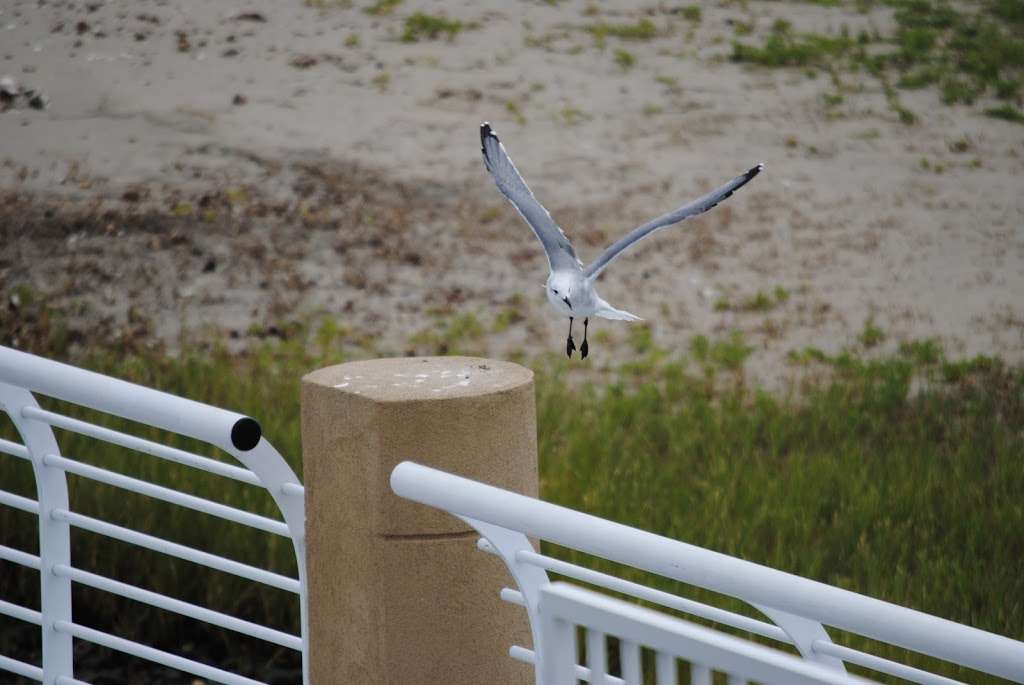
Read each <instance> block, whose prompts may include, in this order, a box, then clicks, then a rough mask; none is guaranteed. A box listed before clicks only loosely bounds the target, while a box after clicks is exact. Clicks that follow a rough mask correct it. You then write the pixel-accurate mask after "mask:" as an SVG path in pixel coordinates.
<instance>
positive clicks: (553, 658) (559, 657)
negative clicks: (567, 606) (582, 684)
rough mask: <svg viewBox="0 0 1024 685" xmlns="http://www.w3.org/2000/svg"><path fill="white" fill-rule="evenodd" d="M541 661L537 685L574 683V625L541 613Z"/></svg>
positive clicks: (568, 684)
mask: <svg viewBox="0 0 1024 685" xmlns="http://www.w3.org/2000/svg"><path fill="white" fill-rule="evenodd" d="M541 621H542V625H543V627H542V628H541V635H542V636H543V645H542V647H543V650H542V654H543V663H542V665H541V681H540V682H539V683H538V685H576V627H575V626H574V625H572V624H571V623H569V622H568V621H565V620H562V619H557V618H551V617H550V616H548V617H545V616H544V615H543V614H542V615H541Z"/></svg>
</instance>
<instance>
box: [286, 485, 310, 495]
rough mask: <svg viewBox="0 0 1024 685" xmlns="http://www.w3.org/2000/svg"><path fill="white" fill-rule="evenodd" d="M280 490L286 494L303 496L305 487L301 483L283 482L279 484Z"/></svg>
mask: <svg viewBox="0 0 1024 685" xmlns="http://www.w3.org/2000/svg"><path fill="white" fill-rule="evenodd" d="M281 492H283V493H284V494H286V495H292V496H299V497H303V496H305V494H306V488H304V487H303V486H302V484H301V483H283V484H282V485H281Z"/></svg>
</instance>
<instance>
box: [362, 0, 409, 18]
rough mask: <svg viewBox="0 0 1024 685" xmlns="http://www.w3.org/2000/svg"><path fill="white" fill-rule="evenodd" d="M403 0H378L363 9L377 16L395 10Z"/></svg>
mask: <svg viewBox="0 0 1024 685" xmlns="http://www.w3.org/2000/svg"><path fill="white" fill-rule="evenodd" d="M402 2H403V0H377V1H376V2H374V3H373V4H372V5H370V6H369V7H367V8H366V9H364V10H363V11H364V12H366V13H367V14H372V15H373V16H375V17H381V16H384V15H387V14H391V13H392V12H394V11H395V8H396V7H398V6H399V5H401V4H402Z"/></svg>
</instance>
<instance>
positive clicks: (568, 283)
mask: <svg viewBox="0 0 1024 685" xmlns="http://www.w3.org/2000/svg"><path fill="white" fill-rule="evenodd" d="M574 286H575V283H573V278H572V275H571V274H551V278H549V279H548V284H547V286H546V287H547V290H548V297H550V298H552V299H553V300H560V301H562V302H564V303H565V304H566V306H568V307H569V309H572V295H573V288H574Z"/></svg>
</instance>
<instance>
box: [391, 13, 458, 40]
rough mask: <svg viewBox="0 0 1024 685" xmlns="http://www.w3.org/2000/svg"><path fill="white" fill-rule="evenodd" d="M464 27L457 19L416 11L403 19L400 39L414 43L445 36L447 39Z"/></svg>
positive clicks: (451, 38) (453, 37)
mask: <svg viewBox="0 0 1024 685" xmlns="http://www.w3.org/2000/svg"><path fill="white" fill-rule="evenodd" d="M465 28H466V25H465V24H463V23H462V22H461V21H459V20H458V19H448V18H446V17H440V16H434V15H432V14H426V13H424V12H416V13H415V14H413V15H411V16H410V17H409V18H407V19H406V20H405V30H404V31H403V32H402V41H404V42H406V43H416V42H418V41H420V40H423V39H427V40H437V39H438V38H440V37H441V36H445V37H446V38H447V39H448V40H449V41H451V40H455V37H456V36H457V35H459V33H460V32H461V31H462V30H463V29H465Z"/></svg>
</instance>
